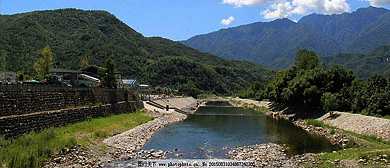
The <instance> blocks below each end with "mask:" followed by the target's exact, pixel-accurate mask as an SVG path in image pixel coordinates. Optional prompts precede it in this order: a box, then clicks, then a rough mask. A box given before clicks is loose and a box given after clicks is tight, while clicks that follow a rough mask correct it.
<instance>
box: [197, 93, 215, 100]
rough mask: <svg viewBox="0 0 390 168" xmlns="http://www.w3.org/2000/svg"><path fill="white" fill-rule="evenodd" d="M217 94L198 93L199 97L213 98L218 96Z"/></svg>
mask: <svg viewBox="0 0 390 168" xmlns="http://www.w3.org/2000/svg"><path fill="white" fill-rule="evenodd" d="M216 97H217V96H216V95H215V94H200V95H198V99H212V98H216Z"/></svg>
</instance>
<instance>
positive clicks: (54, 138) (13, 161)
mask: <svg viewBox="0 0 390 168" xmlns="http://www.w3.org/2000/svg"><path fill="white" fill-rule="evenodd" d="M152 119H153V118H152V117H147V116H145V115H144V112H141V111H138V112H135V113H129V114H121V115H113V116H110V117H107V118H98V119H91V120H89V121H84V122H81V123H76V124H71V125H68V126H64V127H56V128H53V127H51V128H48V129H45V130H43V131H40V132H38V133H36V132H31V133H29V134H25V135H22V136H20V137H18V138H16V139H13V138H10V139H4V138H0V166H2V167H4V166H6V167H42V166H43V164H44V162H45V161H46V160H47V159H50V158H51V157H53V156H54V155H56V154H58V153H59V152H60V151H61V150H63V149H64V148H71V147H72V146H74V145H76V144H79V145H82V146H84V147H88V146H89V145H90V144H92V143H100V142H101V141H103V139H105V138H107V137H109V136H110V135H114V134H117V133H122V132H124V131H126V130H129V129H131V128H133V127H135V126H137V125H140V124H143V123H146V122H148V121H150V120H152Z"/></svg>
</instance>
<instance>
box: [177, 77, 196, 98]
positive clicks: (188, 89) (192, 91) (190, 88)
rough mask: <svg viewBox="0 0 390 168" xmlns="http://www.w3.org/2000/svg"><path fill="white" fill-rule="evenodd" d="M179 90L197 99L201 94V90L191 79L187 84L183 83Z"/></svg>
mask: <svg viewBox="0 0 390 168" xmlns="http://www.w3.org/2000/svg"><path fill="white" fill-rule="evenodd" d="M179 92H183V93H187V94H188V95H189V96H192V97H193V98H195V99H196V98H198V95H199V94H200V90H199V89H198V88H197V87H196V86H195V85H194V83H192V82H191V81H190V82H188V83H187V84H184V85H181V86H180V88H179Z"/></svg>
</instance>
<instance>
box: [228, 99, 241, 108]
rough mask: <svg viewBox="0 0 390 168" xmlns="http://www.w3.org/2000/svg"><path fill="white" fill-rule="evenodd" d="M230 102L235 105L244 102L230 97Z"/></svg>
mask: <svg viewBox="0 0 390 168" xmlns="http://www.w3.org/2000/svg"><path fill="white" fill-rule="evenodd" d="M230 103H231V104H233V105H237V106H239V105H242V104H243V102H242V101H239V100H236V99H233V98H231V99H230Z"/></svg>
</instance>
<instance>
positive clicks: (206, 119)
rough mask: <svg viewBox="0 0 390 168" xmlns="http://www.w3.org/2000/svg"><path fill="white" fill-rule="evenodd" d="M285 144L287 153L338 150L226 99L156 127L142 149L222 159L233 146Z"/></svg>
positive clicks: (320, 139)
mask: <svg viewBox="0 0 390 168" xmlns="http://www.w3.org/2000/svg"><path fill="white" fill-rule="evenodd" d="M270 142H272V143H276V144H279V145H283V144H286V146H287V147H289V148H288V150H287V151H286V154H287V155H289V156H292V155H296V154H302V153H318V152H331V151H334V150H338V149H339V148H338V147H337V146H334V145H332V144H331V143H330V141H329V140H328V139H326V138H324V137H321V136H319V135H316V134H311V133H308V132H306V131H305V130H303V129H301V128H298V127H296V126H295V125H294V124H292V123H291V122H290V121H287V120H283V119H274V118H272V117H270V116H267V115H264V114H261V113H259V112H256V111H254V110H251V109H244V108H240V107H232V106H231V105H230V104H228V103H227V102H208V103H207V106H205V107H200V108H199V109H198V110H197V111H196V113H195V114H194V115H190V116H188V118H187V119H186V120H184V121H182V122H178V123H175V124H171V125H168V126H166V127H164V128H162V129H159V130H157V131H156V132H155V133H154V135H153V137H152V138H150V139H149V141H148V142H147V143H146V144H145V146H144V147H143V148H142V149H144V150H149V149H155V150H156V151H157V150H163V151H176V150H175V149H177V151H176V152H173V153H172V154H171V155H168V158H176V159H210V158H215V159H225V158H228V155H227V154H228V151H229V150H232V149H233V148H235V147H240V146H248V145H255V144H263V143H270Z"/></svg>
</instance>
